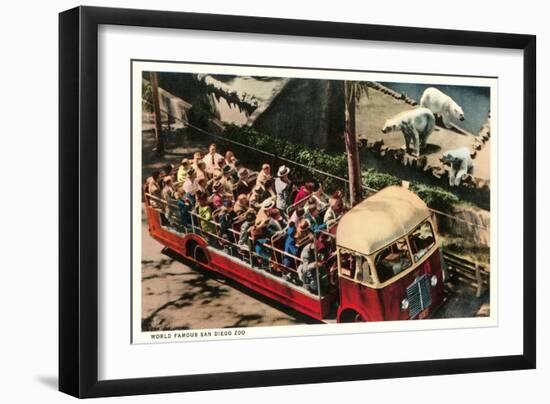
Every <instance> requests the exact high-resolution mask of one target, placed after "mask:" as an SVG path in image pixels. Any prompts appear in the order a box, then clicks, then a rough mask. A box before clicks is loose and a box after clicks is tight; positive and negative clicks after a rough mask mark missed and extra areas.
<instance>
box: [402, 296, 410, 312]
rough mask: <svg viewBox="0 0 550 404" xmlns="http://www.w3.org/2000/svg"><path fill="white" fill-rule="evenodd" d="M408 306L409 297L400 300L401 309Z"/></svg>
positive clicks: (405, 308)
mask: <svg viewBox="0 0 550 404" xmlns="http://www.w3.org/2000/svg"><path fill="white" fill-rule="evenodd" d="M408 308H409V299H407V298H405V299H403V300H401V310H407V309H408Z"/></svg>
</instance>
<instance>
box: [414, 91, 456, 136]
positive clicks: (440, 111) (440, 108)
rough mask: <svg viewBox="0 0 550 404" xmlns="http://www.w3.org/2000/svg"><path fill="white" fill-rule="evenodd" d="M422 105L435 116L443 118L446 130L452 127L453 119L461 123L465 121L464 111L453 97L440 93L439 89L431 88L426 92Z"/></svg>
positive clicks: (421, 101)
mask: <svg viewBox="0 0 550 404" xmlns="http://www.w3.org/2000/svg"><path fill="white" fill-rule="evenodd" d="M420 105H421V106H422V107H424V108H428V109H429V110H430V111H432V112H433V113H434V114H435V115H439V116H441V119H442V120H443V125H445V127H446V128H450V127H451V117H454V118H455V119H458V120H460V121H463V120H464V111H463V110H462V108H461V107H460V105H458V104H457V103H456V102H455V101H454V100H453V99H452V98H451V97H449V96H448V95H447V94H445V93H443V92H441V91H439V90H438V89H437V88H434V87H429V88H427V89H426V90H424V93H423V94H422V98H420Z"/></svg>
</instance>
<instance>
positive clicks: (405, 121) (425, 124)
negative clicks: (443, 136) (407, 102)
mask: <svg viewBox="0 0 550 404" xmlns="http://www.w3.org/2000/svg"><path fill="white" fill-rule="evenodd" d="M434 127H435V117H434V114H433V113H432V111H430V110H429V109H428V108H416V109H412V110H409V111H404V112H401V113H399V114H397V115H395V116H394V117H393V118H390V119H388V120H387V121H386V123H385V124H384V127H383V128H382V133H389V132H391V131H394V130H401V132H402V133H403V137H404V138H405V149H406V150H407V152H408V151H409V150H410V146H411V143H412V146H413V151H412V153H411V154H412V155H413V156H416V157H418V156H420V149H421V148H422V147H424V146H425V145H426V141H427V140H428V136H430V135H431V133H432V132H433V130H434Z"/></svg>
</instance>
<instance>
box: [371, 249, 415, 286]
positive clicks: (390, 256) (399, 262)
mask: <svg viewBox="0 0 550 404" xmlns="http://www.w3.org/2000/svg"><path fill="white" fill-rule="evenodd" d="M375 266H376V271H377V272H378V278H379V280H380V282H385V281H387V280H388V279H390V278H391V277H393V276H394V275H397V274H398V273H400V272H402V271H404V270H405V269H407V268H408V267H410V266H411V257H410V254H409V249H408V247H407V242H406V241H405V239H399V240H397V241H396V242H395V243H393V244H392V245H390V246H388V247H386V248H385V249H384V250H382V251H381V252H380V253H379V254H378V256H377V257H376V260H375Z"/></svg>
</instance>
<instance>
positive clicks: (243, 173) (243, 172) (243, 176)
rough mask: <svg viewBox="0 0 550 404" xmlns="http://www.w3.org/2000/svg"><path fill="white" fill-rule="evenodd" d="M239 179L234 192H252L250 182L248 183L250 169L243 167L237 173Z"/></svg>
mask: <svg viewBox="0 0 550 404" xmlns="http://www.w3.org/2000/svg"><path fill="white" fill-rule="evenodd" d="M237 175H238V177H239V180H238V181H237V182H236V183H235V185H234V187H233V194H234V195H235V196H239V195H242V194H248V193H249V192H250V184H249V183H248V170H247V169H246V168H241V169H240V170H239V171H238V173H237Z"/></svg>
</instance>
